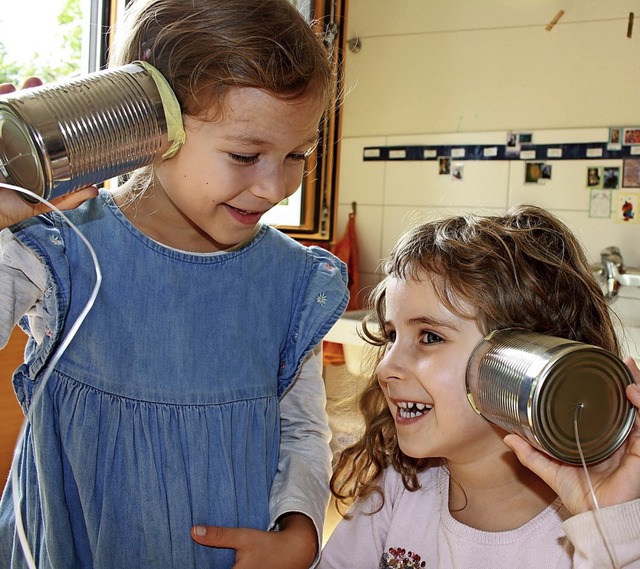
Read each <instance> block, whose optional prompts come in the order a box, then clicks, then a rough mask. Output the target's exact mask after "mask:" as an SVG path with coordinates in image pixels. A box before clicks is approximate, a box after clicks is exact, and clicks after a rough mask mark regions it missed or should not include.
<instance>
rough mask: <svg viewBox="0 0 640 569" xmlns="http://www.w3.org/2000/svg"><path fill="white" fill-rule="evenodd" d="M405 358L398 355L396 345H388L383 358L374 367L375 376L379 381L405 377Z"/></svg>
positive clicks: (398, 349) (398, 350)
mask: <svg viewBox="0 0 640 569" xmlns="http://www.w3.org/2000/svg"><path fill="white" fill-rule="evenodd" d="M405 363H406V358H405V357H402V354H401V353H400V346H399V345H398V344H392V345H389V346H388V347H387V349H386V351H385V353H384V356H383V357H382V359H381V360H380V362H379V363H378V366H377V367H376V374H377V376H378V379H379V380H381V381H393V380H394V379H401V378H402V377H404V376H405V372H406V370H405V365H404V364H405Z"/></svg>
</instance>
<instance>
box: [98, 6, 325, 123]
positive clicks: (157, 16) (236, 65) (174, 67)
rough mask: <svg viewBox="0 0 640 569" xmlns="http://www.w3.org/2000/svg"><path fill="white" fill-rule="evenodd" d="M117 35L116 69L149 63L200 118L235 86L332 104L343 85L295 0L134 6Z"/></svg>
mask: <svg viewBox="0 0 640 569" xmlns="http://www.w3.org/2000/svg"><path fill="white" fill-rule="evenodd" d="M116 32H117V35H116V40H117V44H116V50H115V52H114V53H113V54H112V57H111V62H110V63H111V65H124V64H126V63H130V62H132V61H135V60H146V61H148V62H149V63H150V64H151V65H153V66H154V67H156V68H157V69H158V70H159V71H160V72H161V73H162V74H163V75H164V77H165V78H166V79H167V81H168V82H169V85H170V86H171V87H172V88H173V90H174V92H175V93H176V96H177V98H178V101H179V102H180V105H181V108H182V110H183V112H184V113H186V114H189V115H192V116H198V115H202V114H203V113H206V112H207V111H209V110H210V108H211V107H214V106H217V108H218V109H219V110H222V106H221V105H222V103H223V102H224V95H225V93H226V91H227V90H228V89H230V88H233V87H252V88H257V89H261V90H264V91H267V92H269V93H270V94H272V95H275V96H278V97H282V98H285V99H288V98H291V99H294V98H297V97H299V96H303V95H307V94H311V95H313V96H317V97H319V99H320V101H319V102H321V103H325V104H326V103H328V101H329V100H330V97H331V93H332V88H333V86H334V85H335V81H334V77H333V71H332V70H333V67H332V65H331V62H330V56H329V51H328V49H326V48H325V46H324V45H323V43H322V40H321V39H320V36H319V34H320V32H321V30H319V29H318V25H317V23H316V24H315V25H310V24H309V23H308V22H307V21H306V20H305V19H304V17H303V16H302V15H301V14H300V12H299V11H298V10H297V9H296V8H295V7H294V6H292V5H291V4H290V3H289V2H288V1H287V0H188V1H185V0H134V1H133V2H132V4H131V5H130V6H129V7H128V8H127V10H126V12H125V17H124V20H123V22H122V23H118V25H117V27H116Z"/></svg>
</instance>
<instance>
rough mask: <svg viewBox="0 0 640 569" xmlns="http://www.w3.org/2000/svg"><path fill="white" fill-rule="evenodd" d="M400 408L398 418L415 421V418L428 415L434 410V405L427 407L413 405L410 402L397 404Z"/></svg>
mask: <svg viewBox="0 0 640 569" xmlns="http://www.w3.org/2000/svg"><path fill="white" fill-rule="evenodd" d="M396 405H397V406H398V416H399V417H400V418H401V419H413V418H415V417H420V416H421V415H426V414H427V413H428V412H429V411H431V409H433V405H427V404H426V403H413V402H410V401H399V402H397V403H396Z"/></svg>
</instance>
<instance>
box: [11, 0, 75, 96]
mask: <svg viewBox="0 0 640 569" xmlns="http://www.w3.org/2000/svg"><path fill="white" fill-rule="evenodd" d="M6 17H7V16H4V15H3V14H2V13H0V20H3V19H4V18H6ZM28 42H29V36H28V34H25V46H28V45H29V44H28ZM51 45H52V50H51V53H47V54H42V53H35V54H34V56H33V57H32V58H31V60H30V61H29V62H27V63H25V62H20V63H18V62H17V61H16V60H15V58H14V57H13V56H12V54H10V53H8V52H7V49H6V47H5V45H4V44H3V43H2V38H0V83H13V84H14V85H16V86H19V85H21V84H22V83H23V82H24V80H25V79H26V78H27V77H32V76H35V77H39V78H40V79H42V81H44V82H45V83H49V82H51V81H55V80H58V79H64V78H65V77H69V76H70V75H73V74H75V73H78V72H79V71H80V64H81V53H82V8H81V5H80V0H67V2H66V4H65V6H64V8H63V9H62V10H61V12H60V14H59V15H58V16H57V26H55V28H54V29H53V33H52V34H51ZM54 45H55V46H56V49H53V46H54Z"/></svg>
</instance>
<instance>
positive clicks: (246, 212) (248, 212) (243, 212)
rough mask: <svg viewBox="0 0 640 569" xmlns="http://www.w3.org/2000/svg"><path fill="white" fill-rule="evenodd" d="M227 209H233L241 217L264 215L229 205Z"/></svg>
mask: <svg viewBox="0 0 640 569" xmlns="http://www.w3.org/2000/svg"><path fill="white" fill-rule="evenodd" d="M227 207H229V208H231V209H232V210H233V211H235V212H237V213H239V214H240V215H262V212H260V211H250V210H248V209H239V208H237V207H233V206H232V205H229V204H227Z"/></svg>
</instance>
